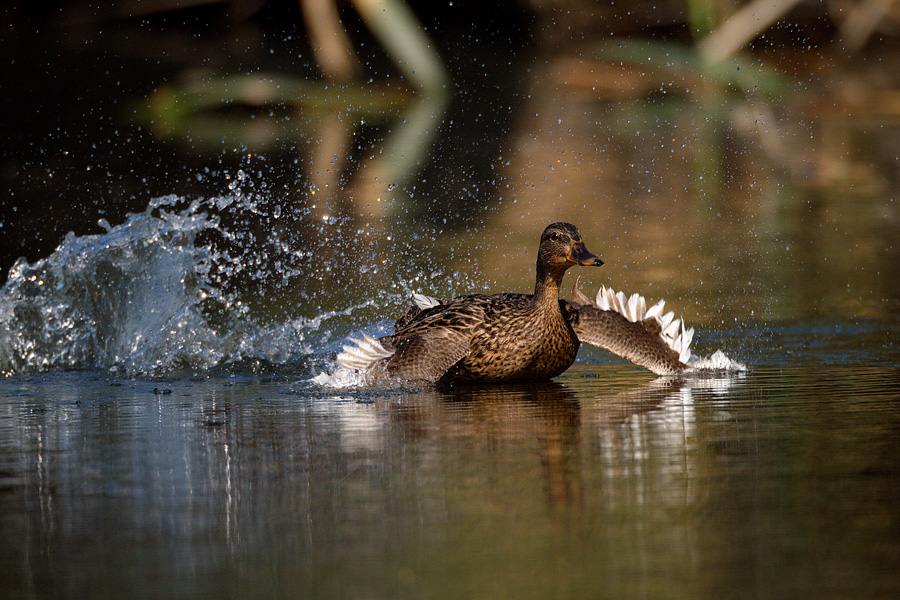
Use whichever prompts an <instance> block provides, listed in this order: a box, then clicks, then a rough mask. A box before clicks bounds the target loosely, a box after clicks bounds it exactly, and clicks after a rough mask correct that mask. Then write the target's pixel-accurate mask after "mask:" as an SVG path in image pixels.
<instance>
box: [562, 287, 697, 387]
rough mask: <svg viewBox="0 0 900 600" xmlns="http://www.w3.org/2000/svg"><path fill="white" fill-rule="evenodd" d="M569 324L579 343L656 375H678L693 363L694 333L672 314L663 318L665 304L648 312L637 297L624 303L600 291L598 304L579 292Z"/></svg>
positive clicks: (575, 294) (620, 296) (619, 297)
mask: <svg viewBox="0 0 900 600" xmlns="http://www.w3.org/2000/svg"><path fill="white" fill-rule="evenodd" d="M572 300H573V302H572V303H571V304H570V305H569V310H568V311H567V312H568V314H569V321H570V323H571V325H572V329H574V330H575V334H576V335H577V336H578V339H579V340H580V341H582V342H584V343H587V344H591V345H592V346H598V347H600V348H603V349H605V350H608V351H610V352H612V353H613V354H617V355H618V356H621V357H622V358H625V359H627V360H630V361H631V362H633V363H634V364H636V365H639V366H642V367H645V368H647V369H649V370H651V371H653V372H654V373H656V374H657V375H669V374H673V373H679V372H681V371H683V370H684V369H685V366H686V364H685V363H687V361H688V360H689V359H690V356H691V352H690V344H691V338H692V337H693V335H694V330H693V329H688V330H685V329H684V324H683V323H681V321H680V320H679V319H673V317H674V315H673V313H667V314H666V315H662V311H663V306H664V305H663V303H662V302H660V303H659V304H657V305H655V306H653V307H651V308H650V309H649V310H647V309H646V302H645V301H644V299H643V298H642V297H640V296H638V295H637V294H635V295H633V296H631V298H628V299H625V296H624V294H621V293H619V294H616V293H615V292H613V291H612V290H609V289H608V288H605V287H604V288H601V290H600V292H599V293H598V294H597V302H596V303H595V302H591V300H590V299H589V298H588V297H587V296H585V295H584V294H582V293H581V291H580V290H579V289H578V281H577V280H576V282H575V287H574V288H573V290H572Z"/></svg>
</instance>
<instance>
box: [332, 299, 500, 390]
mask: <svg viewBox="0 0 900 600" xmlns="http://www.w3.org/2000/svg"><path fill="white" fill-rule="evenodd" d="M482 298H483V297H480V296H469V297H468V301H460V300H461V299H460V298H457V299H454V300H451V301H450V302H447V303H435V304H433V305H432V306H427V307H422V308H420V307H418V306H417V307H413V308H411V309H409V310H408V311H407V312H406V313H405V314H404V315H403V316H402V317H401V318H400V319H398V320H397V323H396V324H395V327H396V329H397V331H396V333H394V334H392V335H388V336H385V337H383V338H381V339H378V340H376V339H373V338H371V337H368V336H365V337H364V338H363V340H361V341H357V340H353V341H355V342H356V346H344V351H343V352H342V353H340V354H339V355H338V361H339V362H340V363H341V365H343V366H344V367H346V368H351V369H355V370H358V371H362V372H366V373H368V374H369V375H371V376H373V377H376V378H379V377H397V378H400V379H405V380H407V381H429V382H434V381H437V380H438V379H440V378H441V377H442V376H443V375H444V373H446V372H447V370H448V369H449V368H450V367H452V366H453V365H454V364H456V363H457V362H459V360H460V359H462V358H463V357H464V356H465V355H466V354H468V352H469V343H470V341H471V339H472V336H473V335H474V333H475V331H476V329H477V327H478V326H479V325H480V324H482V323H483V322H484V307H485V302H484V301H482ZM485 298H486V297H485Z"/></svg>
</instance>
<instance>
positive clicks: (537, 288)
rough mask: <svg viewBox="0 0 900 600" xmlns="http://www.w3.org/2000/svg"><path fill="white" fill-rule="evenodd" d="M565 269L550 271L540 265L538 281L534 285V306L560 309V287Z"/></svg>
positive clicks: (538, 267)
mask: <svg viewBox="0 0 900 600" xmlns="http://www.w3.org/2000/svg"><path fill="white" fill-rule="evenodd" d="M565 274H566V270H565V269H548V268H546V267H544V266H543V265H541V264H540V263H538V266H537V279H536V280H535V283H534V300H533V302H534V305H535V306H545V305H549V306H552V307H559V287H560V285H561V284H562V278H563V275H565Z"/></svg>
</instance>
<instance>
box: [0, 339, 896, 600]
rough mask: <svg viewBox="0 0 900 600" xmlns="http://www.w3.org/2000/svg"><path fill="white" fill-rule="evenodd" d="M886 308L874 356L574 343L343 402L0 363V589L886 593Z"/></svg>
mask: <svg viewBox="0 0 900 600" xmlns="http://www.w3.org/2000/svg"><path fill="white" fill-rule="evenodd" d="M887 325H889V327H888V328H886V329H883V330H881V331H878V332H874V331H870V332H869V333H868V334H867V335H868V339H869V341H870V342H871V343H872V344H876V345H877V344H880V348H879V356H880V358H879V360H878V361H876V362H874V364H873V362H872V361H871V360H870V356H869V355H868V354H867V353H865V352H863V353H856V352H853V351H847V350H846V349H845V348H842V347H841V344H840V337H841V334H845V333H847V332H846V330H845V329H843V328H842V326H837V327H835V326H833V325H830V326H829V329H830V330H831V331H833V332H834V333H836V334H837V335H835V336H834V337H833V338H832V337H831V336H829V337H827V338H823V339H821V340H819V342H820V343H819V344H817V346H818V348H819V349H820V350H822V351H823V352H824V355H825V356H829V355H833V356H838V355H839V356H840V357H841V359H842V360H841V363H840V364H835V363H833V362H829V363H828V364H823V362H824V361H822V360H812V358H811V357H808V358H806V359H803V358H801V359H792V360H780V361H775V362H773V363H772V364H761V365H757V366H756V367H754V368H753V369H752V370H751V371H750V372H749V373H747V374H745V375H743V376H736V377H734V378H726V377H718V378H716V377H702V378H687V379H684V380H681V379H676V380H666V379H656V378H653V377H652V376H649V375H648V374H647V373H646V372H642V371H638V370H636V369H634V368H631V367H628V366H625V365H621V364H609V363H608V362H605V363H604V362H600V361H595V360H588V361H586V362H585V363H583V364H579V365H576V367H575V368H573V369H572V370H571V371H569V372H568V373H566V374H565V375H564V376H562V377H560V378H559V379H558V380H556V381H554V382H549V383H546V384H540V385H528V386H517V385H506V386H490V387H482V386H471V387H460V388H458V389H444V390H439V389H432V388H427V389H421V390H393V391H392V390H384V391H379V392H371V391H370V392H366V391H357V392H346V391H342V392H341V393H340V394H333V393H331V392H329V391H327V390H322V389H321V388H316V387H314V386H312V385H311V384H310V383H308V382H306V381H304V380H303V379H302V378H298V377H297V376H285V375H279V374H274V375H257V376H254V375H252V374H249V373H247V372H242V373H239V374H222V373H219V374H207V375H205V376H203V377H199V378H183V377H178V378H172V379H153V380H147V379H143V378H125V379H123V378H119V377H116V376H113V375H109V374H106V373H103V372H98V371H74V372H53V373H48V374H36V375H28V376H19V377H10V378H6V379H4V380H2V382H0V398H2V401H0V440H2V444H3V445H2V454H0V455H2V465H0V499H2V507H3V508H2V515H0V519H2V542H3V543H2V544H0V562H2V565H3V569H2V575H0V580H2V585H3V589H4V597H5V598H20V597H21V598H26V597H69V596H72V595H78V594H80V593H81V592H83V591H84V590H101V592H100V593H99V594H98V595H101V596H105V595H111V596H115V597H160V596H167V597H171V596H177V597H210V598H222V597H228V598H230V597H235V598H238V597H241V598H244V597H248V596H252V597H272V596H279V597H282V596H287V597H304V598H310V597H312V598H320V597H321V598H335V597H338V598H350V597H442V598H463V597H525V598H540V597H562V598H583V597H586V596H587V597H610V598H616V597H623V596H625V597H632V596H643V597H660V598H661V597H673V595H674V596H675V597H681V596H684V597H711V598H713V597H716V598H717V597H722V596H729V597H786V596H790V597H798V598H823V597H825V598H843V597H847V596H851V595H852V596H854V597H856V596H861V597H892V596H893V595H895V594H896V593H897V592H898V591H900V575H898V570H897V568H896V567H897V565H898V558H900V521H898V513H897V506H898V500H900V471H898V467H897V462H896V456H897V455H898V451H900V447H898V446H900V436H898V432H900V416H898V415H900V410H898V409H900V394H898V392H897V389H898V385H897V383H898V376H900V368H898V367H900V354H898V351H897V348H896V346H895V345H894V344H893V342H892V340H893V339H895V338H896V335H897V333H898V331H900V323H897V322H893V323H891V324H887ZM815 329H816V325H815V324H812V325H810V326H808V327H807V328H806V329H805V330H804V331H805V332H806V333H807V334H808V335H809V336H812V337H815V336H816V333H815ZM792 333H793V335H794V336H796V334H797V333H800V332H799V331H797V330H795V331H794V332H788V331H784V330H780V329H775V330H772V331H771V334H772V336H773V338H782V337H786V338H788V339H790V338H791V337H792ZM794 339H796V337H794ZM830 339H836V340H837V342H836V343H831V342H829V341H828V340H830ZM737 350H738V352H741V351H742V350H743V349H742V348H738V349H737ZM756 351H757V352H760V353H762V354H767V355H773V354H775V353H776V352H781V353H787V354H789V355H795V354H800V355H803V354H804V353H805V352H807V348H806V345H805V344H790V345H783V344H781V343H779V344H766V345H765V348H764V349H760V348H759V347H757V349H756ZM832 353H833V354H832ZM102 590H108V592H103V591H102Z"/></svg>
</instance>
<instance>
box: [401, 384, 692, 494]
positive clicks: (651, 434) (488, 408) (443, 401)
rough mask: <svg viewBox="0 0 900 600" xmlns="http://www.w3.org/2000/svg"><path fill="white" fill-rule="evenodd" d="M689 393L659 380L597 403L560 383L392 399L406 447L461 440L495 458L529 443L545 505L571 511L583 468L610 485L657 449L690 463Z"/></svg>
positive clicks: (686, 387)
mask: <svg viewBox="0 0 900 600" xmlns="http://www.w3.org/2000/svg"><path fill="white" fill-rule="evenodd" d="M691 385H693V384H691V383H689V382H688V380H686V379H683V378H662V379H654V380H651V381H648V382H646V383H643V384H640V385H638V386H637V387H632V388H629V389H627V390H624V391H612V392H609V393H601V394H598V395H596V396H589V395H586V394H585V393H584V392H576V391H575V390H573V389H572V388H571V387H569V386H567V385H565V384H563V383H560V382H558V381H548V382H538V383H527V384H524V383H511V384H505V385H493V386H475V385H455V386H445V387H441V388H435V389H427V390H419V391H416V392H410V393H406V394H403V395H402V396H400V397H398V398H394V399H392V401H391V410H390V415H391V420H392V422H393V423H394V424H395V425H399V426H400V427H401V428H402V432H403V433H402V435H403V436H405V437H406V438H407V439H408V440H423V439H428V438H432V437H435V436H438V437H455V438H464V439H468V440H471V441H473V442H475V443H477V444H478V445H479V446H482V445H483V447H484V448H485V451H486V452H488V453H495V454H502V453H503V452H504V451H506V450H508V449H509V448H512V447H520V446H521V445H522V443H523V442H525V446H524V447H525V448H533V449H534V451H535V454H536V456H535V459H536V461H535V463H534V464H535V465H537V464H539V465H540V469H541V476H542V479H543V487H544V490H545V495H546V500H547V503H548V505H549V506H550V507H551V508H552V509H557V508H567V509H571V508H577V507H579V506H581V505H582V504H583V497H584V493H585V481H584V479H583V476H582V474H583V473H584V472H585V468H584V464H583V463H584V462H585V460H587V461H588V462H591V463H593V462H594V461H596V460H598V459H599V460H602V461H603V462H605V463H606V464H605V465H603V466H602V467H601V468H602V470H603V472H605V473H607V474H608V477H607V478H609V477H615V476H616V474H617V473H620V472H621V471H622V469H623V468H624V467H623V465H625V464H626V463H628V464H629V465H630V468H634V464H635V461H642V460H654V459H655V456H656V454H657V451H656V449H657V448H660V447H662V448H667V449H668V450H667V452H668V451H669V450H675V451H678V450H677V446H678V444H680V446H681V450H680V453H681V454H683V455H687V453H688V451H687V448H686V446H685V444H686V443H687V441H688V440H689V439H690V438H691V437H692V435H693V434H692V431H693V427H694V424H693V419H694V417H693V408H692V398H691V392H690V390H691ZM530 441H533V442H534V444H529V443H527V442H530ZM521 458H522V457H518V458H517V459H516V460H520V459H521ZM525 468H527V465H526V466H525Z"/></svg>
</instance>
